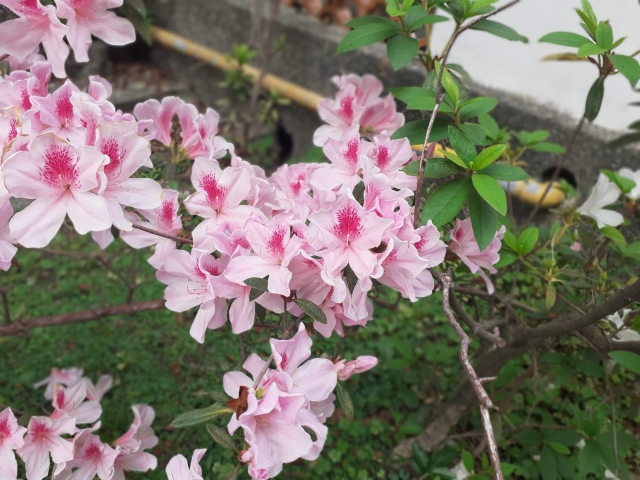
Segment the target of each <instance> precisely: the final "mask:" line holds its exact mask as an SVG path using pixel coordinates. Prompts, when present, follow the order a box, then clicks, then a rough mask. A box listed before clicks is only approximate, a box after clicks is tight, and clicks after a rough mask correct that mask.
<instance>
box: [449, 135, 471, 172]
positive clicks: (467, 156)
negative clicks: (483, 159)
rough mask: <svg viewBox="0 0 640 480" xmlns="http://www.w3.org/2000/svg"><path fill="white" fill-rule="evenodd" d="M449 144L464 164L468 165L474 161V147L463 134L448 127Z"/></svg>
mask: <svg viewBox="0 0 640 480" xmlns="http://www.w3.org/2000/svg"><path fill="white" fill-rule="evenodd" d="M449 142H450V143H451V146H452V147H453V149H454V150H455V151H456V155H458V157H460V158H461V159H462V160H463V161H464V163H466V164H467V165H469V163H471V162H473V161H474V160H475V159H476V156H477V153H476V147H475V145H474V144H473V142H472V141H471V140H470V139H469V137H467V136H466V135H465V134H463V133H462V132H460V130H458V129H457V128H455V127H449Z"/></svg>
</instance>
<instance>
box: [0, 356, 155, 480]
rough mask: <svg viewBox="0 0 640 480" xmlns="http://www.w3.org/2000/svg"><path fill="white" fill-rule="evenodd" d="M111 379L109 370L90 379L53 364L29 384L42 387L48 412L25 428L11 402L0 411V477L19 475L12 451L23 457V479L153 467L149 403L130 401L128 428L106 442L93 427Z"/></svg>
mask: <svg viewBox="0 0 640 480" xmlns="http://www.w3.org/2000/svg"><path fill="white" fill-rule="evenodd" d="M113 383H114V382H113V377H111V376H110V375H103V376H101V377H100V379H99V380H98V382H97V383H96V384H93V382H92V381H91V380H90V379H88V378H87V377H84V376H83V372H82V370H80V369H78V368H70V369H66V370H65V369H63V370H59V369H57V368H52V369H51V375H50V376H49V377H47V378H45V379H44V380H42V381H41V382H38V383H36V384H35V385H34V388H40V387H45V393H44V396H45V398H46V399H47V400H51V401H52V406H53V412H52V413H51V415H49V416H47V417H44V416H32V417H31V418H30V420H29V424H28V426H27V428H25V427H23V426H20V425H19V424H18V420H17V419H16V417H15V415H14V413H13V411H12V410H11V408H6V409H5V410H3V411H1V412H0V478H2V479H3V480H16V479H17V478H18V463H17V460H16V457H15V453H17V455H18V456H19V457H20V458H21V459H22V461H23V462H24V467H25V470H26V478H27V480H41V479H43V478H51V479H53V480H70V479H76V478H86V479H90V478H95V477H96V476H97V477H98V478H100V480H110V479H113V480H124V478H125V472H127V471H138V472H146V471H148V470H150V469H155V468H156V466H157V460H156V457H155V456H153V455H152V454H151V453H149V452H146V451H145V450H148V449H150V448H153V447H154V446H155V445H156V444H157V443H158V437H156V436H155V434H154V433H153V429H152V428H151V424H152V422H153V419H154V417H155V413H154V411H153V408H151V407H150V406H148V405H133V406H132V410H133V414H134V420H133V423H132V425H131V428H130V429H129V430H128V431H127V432H126V433H125V434H124V435H122V436H121V437H120V438H118V439H117V440H115V441H114V442H112V444H111V445H109V444H108V443H104V442H103V441H102V440H101V439H100V436H99V435H98V434H97V433H96V432H97V431H98V429H99V428H100V425H101V422H100V421H99V419H100V416H101V415H102V407H101V406H100V401H101V400H102V397H103V396H104V394H105V393H106V392H107V391H108V390H109V389H110V388H111V387H112V386H113ZM81 426H82V427H81ZM14 450H15V453H14ZM52 461H53V468H51V462H52ZM50 469H51V473H49V472H50Z"/></svg>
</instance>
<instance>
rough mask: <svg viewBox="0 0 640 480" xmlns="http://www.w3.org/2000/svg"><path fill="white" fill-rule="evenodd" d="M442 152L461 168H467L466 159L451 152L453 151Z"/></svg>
mask: <svg viewBox="0 0 640 480" xmlns="http://www.w3.org/2000/svg"><path fill="white" fill-rule="evenodd" d="M442 154H443V155H444V156H445V157H447V158H448V159H449V160H450V161H451V162H453V163H455V164H456V165H457V166H459V167H460V168H464V169H465V171H466V170H467V164H466V163H464V161H463V160H462V159H461V158H460V157H458V156H457V155H455V154H453V153H451V152H447V151H443V152H442Z"/></svg>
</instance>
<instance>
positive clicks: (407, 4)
mask: <svg viewBox="0 0 640 480" xmlns="http://www.w3.org/2000/svg"><path fill="white" fill-rule="evenodd" d="M414 2H415V0H402V11H403V12H408V11H409V9H410V8H411V6H412V5H413V3H414ZM416 6H417V5H416Z"/></svg>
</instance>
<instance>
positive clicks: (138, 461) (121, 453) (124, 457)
mask: <svg viewBox="0 0 640 480" xmlns="http://www.w3.org/2000/svg"><path fill="white" fill-rule="evenodd" d="M131 409H132V410H133V414H134V420H133V424H131V428H130V429H129V430H128V431H127V433H125V434H124V435H122V436H121V437H120V438H118V439H117V440H115V441H114V442H113V446H114V447H116V450H117V451H118V457H117V458H116V460H115V462H114V472H113V477H111V478H112V480H125V476H124V472H125V471H134V472H146V471H148V470H154V469H155V468H156V467H157V466H158V460H157V459H156V457H154V456H153V455H152V454H150V453H147V452H145V451H144V450H147V449H150V448H153V447H155V446H156V445H157V444H158V437H156V436H155V434H154V433H153V429H152V428H151V424H152V423H153V419H154V418H155V412H154V411H153V408H151V407H150V406H148V405H134V406H133V407H131Z"/></svg>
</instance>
